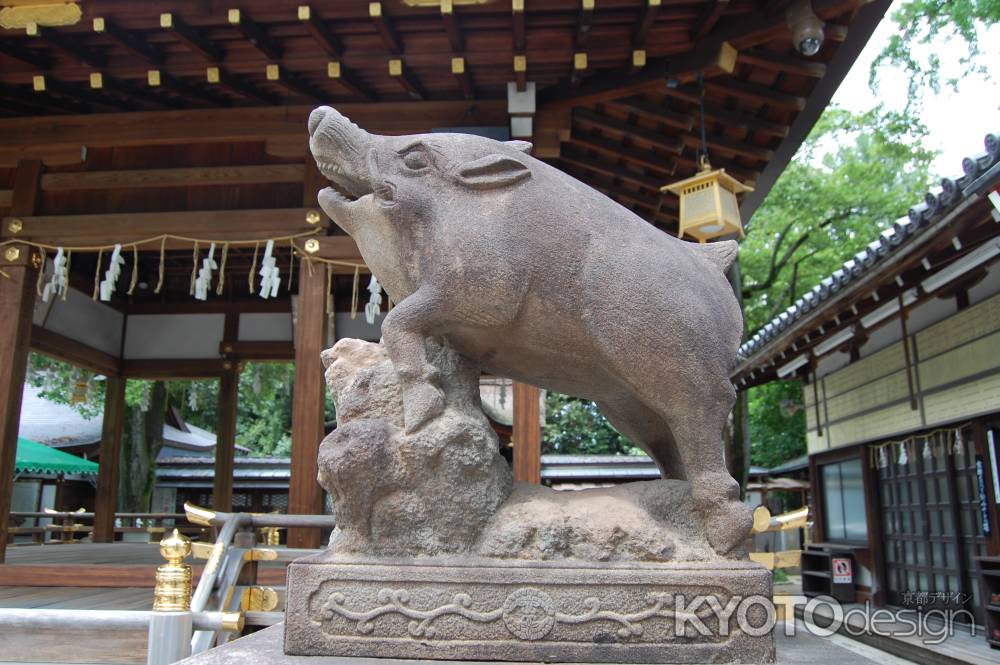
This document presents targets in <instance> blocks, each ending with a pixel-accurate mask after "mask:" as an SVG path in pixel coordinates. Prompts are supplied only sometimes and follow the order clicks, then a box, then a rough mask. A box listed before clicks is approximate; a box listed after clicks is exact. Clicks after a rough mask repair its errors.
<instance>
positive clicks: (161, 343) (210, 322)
mask: <svg viewBox="0 0 1000 665" xmlns="http://www.w3.org/2000/svg"><path fill="white" fill-rule="evenodd" d="M225 326H226V315H225V314H136V315H133V316H130V317H128V326H127V330H126V333H125V358H126V359H129V360H135V359H156V358H160V359H165V358H218V357H219V343H220V342H221V341H222V335H223V332H224V330H225Z"/></svg>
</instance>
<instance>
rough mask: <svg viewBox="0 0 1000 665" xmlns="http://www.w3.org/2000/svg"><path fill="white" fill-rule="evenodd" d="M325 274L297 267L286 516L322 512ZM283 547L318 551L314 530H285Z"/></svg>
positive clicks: (320, 266) (322, 268) (303, 263)
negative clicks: (319, 477) (318, 460)
mask: <svg viewBox="0 0 1000 665" xmlns="http://www.w3.org/2000/svg"><path fill="white" fill-rule="evenodd" d="M326 271H327V267H326V266H325V265H323V264H315V265H311V266H310V265H309V263H308V262H307V261H306V259H302V260H301V263H300V266H299V299H298V307H297V312H298V314H297V321H296V324H295V388H294V392H293V394H292V477H291V482H290V484H289V487H288V512H289V513H290V514H299V515H318V514H322V512H323V490H322V488H321V487H320V486H319V483H318V482H317V481H316V473H317V470H318V467H317V464H316V456H317V455H318V454H319V444H320V441H321V440H322V439H323V419H324V407H325V403H326V399H325V388H326V387H325V385H324V383H323V364H322V362H320V357H319V354H320V353H321V352H322V351H323V343H324V341H325V340H326V311H325V305H326V286H327V284H326ZM288 546H289V547H313V548H315V547H319V546H320V532H319V531H318V530H316V529H289V530H288Z"/></svg>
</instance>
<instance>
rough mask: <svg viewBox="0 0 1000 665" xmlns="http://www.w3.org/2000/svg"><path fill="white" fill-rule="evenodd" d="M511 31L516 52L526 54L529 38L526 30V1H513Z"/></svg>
mask: <svg viewBox="0 0 1000 665" xmlns="http://www.w3.org/2000/svg"><path fill="white" fill-rule="evenodd" d="M511 30H512V32H513V38H514V52H515V53H524V49H525V48H526V47H527V37H526V33H525V28H524V0H512V1H511Z"/></svg>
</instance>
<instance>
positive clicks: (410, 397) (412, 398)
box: [403, 383, 444, 434]
mask: <svg viewBox="0 0 1000 665" xmlns="http://www.w3.org/2000/svg"><path fill="white" fill-rule="evenodd" d="M442 412H444V393H442V392H441V390H439V389H438V388H437V387H435V386H433V385H431V384H430V383H419V384H417V385H415V386H411V387H410V388H407V389H406V390H405V391H404V392H403V422H404V424H405V425H406V433H407V434H412V433H413V432H416V431H417V430H419V429H420V428H421V427H423V426H424V425H426V424H427V423H428V422H430V421H431V420H432V419H433V418H434V417H435V416H439V415H441V413H442Z"/></svg>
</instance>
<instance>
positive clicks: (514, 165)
mask: <svg viewBox="0 0 1000 665" xmlns="http://www.w3.org/2000/svg"><path fill="white" fill-rule="evenodd" d="M456 175H457V178H458V181H459V182H460V183H461V184H462V185H465V186H466V187H469V188H471V189H496V188H498V187H506V186H508V185H513V184H515V183H518V182H521V181H522V180H524V179H526V178H530V177H531V170H530V169H529V168H528V167H527V166H525V165H524V164H522V163H521V162H519V161H517V160H516V159H512V158H511V157H506V156H504V155H500V154H496V153H494V154H492V155H486V156H485V157H480V158H479V159H474V160H472V161H471V162H465V163H464V164H462V165H460V166H459V167H458V170H457V172H456Z"/></svg>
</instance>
